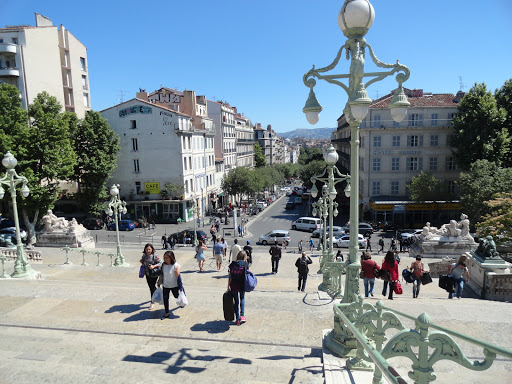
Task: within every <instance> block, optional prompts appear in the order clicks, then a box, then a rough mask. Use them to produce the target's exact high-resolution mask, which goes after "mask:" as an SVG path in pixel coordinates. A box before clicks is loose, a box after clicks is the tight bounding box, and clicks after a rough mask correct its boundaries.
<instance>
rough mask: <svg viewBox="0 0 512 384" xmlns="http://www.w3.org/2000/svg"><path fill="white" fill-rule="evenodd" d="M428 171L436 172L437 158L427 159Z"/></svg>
mask: <svg viewBox="0 0 512 384" xmlns="http://www.w3.org/2000/svg"><path fill="white" fill-rule="evenodd" d="M428 169H429V170H430V171H436V170H437V157H431V158H430V159H429V166H428Z"/></svg>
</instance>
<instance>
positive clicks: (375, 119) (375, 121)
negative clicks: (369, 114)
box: [372, 115, 380, 128]
mask: <svg viewBox="0 0 512 384" xmlns="http://www.w3.org/2000/svg"><path fill="white" fill-rule="evenodd" d="M372 126H373V128H379V127H380V115H373V125H372Z"/></svg>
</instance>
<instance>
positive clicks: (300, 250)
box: [297, 239, 302, 253]
mask: <svg viewBox="0 0 512 384" xmlns="http://www.w3.org/2000/svg"><path fill="white" fill-rule="evenodd" d="M297 248H299V253H302V239H300V240H299V244H298V246H297Z"/></svg>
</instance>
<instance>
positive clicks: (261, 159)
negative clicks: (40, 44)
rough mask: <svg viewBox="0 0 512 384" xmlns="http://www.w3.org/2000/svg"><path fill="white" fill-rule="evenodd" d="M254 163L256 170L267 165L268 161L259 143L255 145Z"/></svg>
mask: <svg viewBox="0 0 512 384" xmlns="http://www.w3.org/2000/svg"><path fill="white" fill-rule="evenodd" d="M254 163H255V165H256V168H261V167H264V166H266V165H267V159H266V158H265V155H264V154H263V150H262V149H261V145H260V144H259V143H256V144H254Z"/></svg>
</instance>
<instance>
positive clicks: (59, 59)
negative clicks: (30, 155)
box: [0, 13, 91, 118]
mask: <svg viewBox="0 0 512 384" xmlns="http://www.w3.org/2000/svg"><path fill="white" fill-rule="evenodd" d="M35 16H36V26H35V27H34V26H29V25H15V26H6V27H5V28H0V82H5V83H8V84H11V85H14V86H16V88H18V89H19V91H20V92H21V101H22V105H23V108H25V109H27V108H28V105H29V104H30V103H31V102H32V101H33V100H34V98H35V97H36V96H37V94H39V93H41V92H43V91H46V92H48V93H49V94H50V95H52V96H55V97H56V98H57V100H58V101H59V103H60V104H61V105H62V106H63V107H64V108H65V110H66V111H70V112H75V113H76V114H77V116H78V117H79V118H83V117H84V116H85V113H86V112H87V111H88V110H90V109H91V98H90V90H89V73H88V69H87V66H88V62H87V48H86V47H85V46H84V45H83V44H82V43H81V42H80V41H79V40H78V39H77V38H76V37H75V36H73V34H71V32H69V31H68V30H66V29H65V28H64V26H63V25H60V27H57V26H54V25H53V24H52V21H51V20H50V19H49V18H47V17H45V16H43V15H40V14H38V13H36V14H35Z"/></svg>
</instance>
